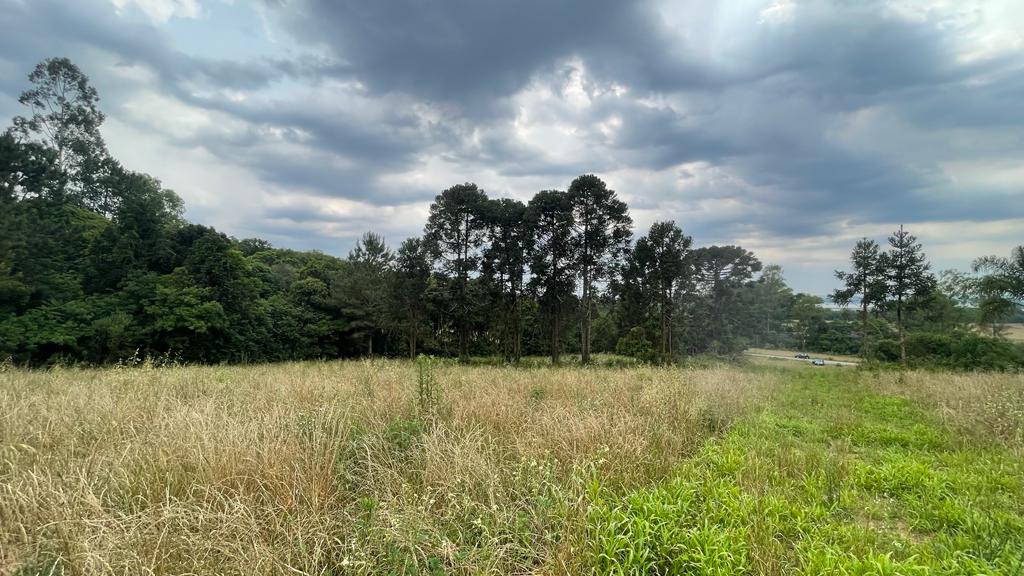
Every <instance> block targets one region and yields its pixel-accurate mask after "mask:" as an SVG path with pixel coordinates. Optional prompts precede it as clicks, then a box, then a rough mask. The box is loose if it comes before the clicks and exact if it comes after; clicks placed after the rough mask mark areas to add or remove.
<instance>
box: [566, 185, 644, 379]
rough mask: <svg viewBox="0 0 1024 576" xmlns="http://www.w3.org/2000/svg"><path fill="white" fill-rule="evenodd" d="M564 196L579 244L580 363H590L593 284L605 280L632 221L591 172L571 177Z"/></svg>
mask: <svg viewBox="0 0 1024 576" xmlns="http://www.w3.org/2000/svg"><path fill="white" fill-rule="evenodd" d="M568 196H569V203H570V205H571V209H572V214H573V220H574V222H573V223H574V233H573V238H572V240H571V241H572V242H573V243H574V244H576V245H577V246H578V247H579V253H578V258H579V263H578V273H579V279H580V289H581V290H582V297H581V303H582V306H583V309H582V314H581V316H580V352H581V354H582V361H583V363H587V362H590V344H591V327H590V324H591V313H592V309H593V303H594V296H593V292H594V283H595V282H599V281H601V280H604V279H606V277H607V275H608V273H609V272H610V271H611V270H613V269H614V263H615V261H616V260H618V259H621V257H622V256H623V255H624V253H625V249H626V247H627V245H628V243H629V236H630V227H631V226H632V224H633V221H632V220H631V219H630V217H629V214H628V208H627V207H626V203H625V202H623V201H621V200H619V199H618V198H617V197H616V194H615V191H614V190H609V189H608V187H607V186H606V185H605V183H604V182H603V181H602V180H601V179H600V178H598V177H597V176H594V175H593V174H585V175H583V176H580V177H578V178H576V179H575V180H573V181H572V184H571V185H570V186H569V191H568Z"/></svg>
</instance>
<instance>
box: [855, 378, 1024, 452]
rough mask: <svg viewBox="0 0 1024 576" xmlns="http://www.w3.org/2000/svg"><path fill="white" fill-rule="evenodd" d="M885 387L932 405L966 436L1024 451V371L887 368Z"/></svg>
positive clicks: (882, 386) (880, 381)
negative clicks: (943, 370)
mask: <svg viewBox="0 0 1024 576" xmlns="http://www.w3.org/2000/svg"><path fill="white" fill-rule="evenodd" d="M875 382H876V384H877V386H878V388H879V390H880V391H882V392H885V393H887V394H892V395H900V396H906V397H909V398H911V399H913V400H916V401H918V402H921V403H923V404H924V405H925V406H928V407H930V408H932V409H933V411H934V412H935V413H936V414H937V415H938V418H939V419H940V420H942V422H943V423H945V425H946V426H948V427H949V428H951V429H953V430H955V431H956V432H957V433H959V434H963V435H965V437H976V438H982V439H985V440H991V441H995V442H997V443H998V444H1001V445H1004V446H1006V447H1007V448H1009V449H1011V450H1013V451H1015V452H1017V453H1020V454H1024V375H1021V374H1015V373H997V372H990V373H962V372H961V373H957V372H934V371H910V372H883V373H880V374H878V375H876V376H875Z"/></svg>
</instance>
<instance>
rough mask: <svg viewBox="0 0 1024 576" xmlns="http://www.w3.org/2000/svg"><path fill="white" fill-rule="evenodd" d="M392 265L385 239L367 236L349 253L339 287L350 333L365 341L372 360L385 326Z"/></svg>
mask: <svg viewBox="0 0 1024 576" xmlns="http://www.w3.org/2000/svg"><path fill="white" fill-rule="evenodd" d="M393 261H394V255H393V254H392V253H391V250H389V249H388V247H387V245H386V244H385V242H384V237H383V236H381V235H379V234H374V233H373V232H367V233H365V234H363V237H362V238H361V239H360V240H357V241H356V245H355V247H354V248H352V250H351V251H350V252H349V254H348V266H346V268H345V272H344V273H343V274H342V276H341V279H340V282H339V283H338V294H337V296H338V299H339V301H340V303H341V311H342V312H343V313H344V314H345V316H346V317H347V320H348V330H349V332H350V333H351V334H352V335H353V336H354V337H355V338H356V339H357V340H358V339H361V338H365V339H366V352H367V355H369V356H373V338H374V335H375V334H377V333H379V332H381V331H382V329H383V328H384V326H385V324H386V322H385V314H386V306H387V295H388V292H387V287H388V284H389V280H390V279H389V274H390V273H391V265H392V263H393Z"/></svg>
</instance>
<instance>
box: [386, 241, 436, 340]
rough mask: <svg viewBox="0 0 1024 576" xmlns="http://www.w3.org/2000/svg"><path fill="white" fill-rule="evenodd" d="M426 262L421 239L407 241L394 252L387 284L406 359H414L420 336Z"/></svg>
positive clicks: (427, 276) (424, 312)
mask: <svg viewBox="0 0 1024 576" xmlns="http://www.w3.org/2000/svg"><path fill="white" fill-rule="evenodd" d="M429 285H430V258H429V256H428V254H427V252H426V249H425V247H424V245H423V240H422V239H421V238H408V239H406V240H405V241H404V242H402V245H401V246H399V248H398V254H397V255H396V257H395V271H394V274H393V276H392V283H391V303H390V307H391V313H392V314H393V315H394V316H395V323H396V324H397V325H398V326H399V328H400V329H401V330H402V332H404V334H405V337H406V344H407V347H408V350H409V358H410V359H415V358H416V349H417V346H418V344H419V337H420V333H421V332H422V330H423V324H424V321H425V319H426V315H427V309H426V308H427V297H426V296H427V289H428V287H429Z"/></svg>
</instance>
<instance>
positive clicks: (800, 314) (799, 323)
mask: <svg viewBox="0 0 1024 576" xmlns="http://www.w3.org/2000/svg"><path fill="white" fill-rule="evenodd" d="M821 303H822V301H821V298H820V297H818V296H813V295H811V294H796V295H795V296H793V306H792V308H791V311H790V317H791V318H792V321H793V327H792V329H793V332H794V335H795V336H796V339H797V341H798V342H799V349H800V350H807V344H808V341H809V340H810V339H811V338H812V337H813V335H814V334H815V332H817V331H818V330H819V329H820V328H821V327H822V325H823V324H824V322H825V310H824V309H822V307H821Z"/></svg>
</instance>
